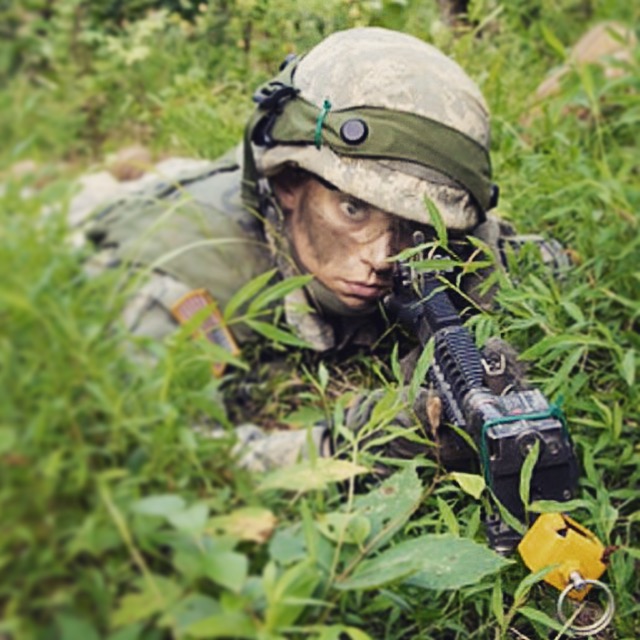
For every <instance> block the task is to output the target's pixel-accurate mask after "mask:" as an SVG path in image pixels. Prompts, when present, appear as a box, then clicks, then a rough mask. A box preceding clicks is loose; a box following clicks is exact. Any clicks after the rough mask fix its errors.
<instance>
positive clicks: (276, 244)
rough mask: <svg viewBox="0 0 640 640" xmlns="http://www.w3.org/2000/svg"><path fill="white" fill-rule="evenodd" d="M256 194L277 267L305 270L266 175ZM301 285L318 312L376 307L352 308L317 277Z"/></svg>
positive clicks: (351, 313)
mask: <svg viewBox="0 0 640 640" xmlns="http://www.w3.org/2000/svg"><path fill="white" fill-rule="evenodd" d="M258 197H259V203H260V212H261V213H262V215H263V217H264V220H265V233H266V236H267V240H268V242H269V246H270V248H271V251H272V253H273V255H274V256H275V260H276V265H277V267H278V269H279V270H280V272H281V273H282V274H283V275H284V276H285V277H289V276H294V275H304V274H308V273H309V271H308V270H307V269H306V268H305V267H304V265H303V264H302V262H301V260H300V258H299V256H298V254H297V252H296V250H295V247H294V246H293V244H292V243H291V240H290V238H289V235H288V233H287V229H286V224H285V214H284V211H283V210H282V207H281V206H280V203H279V202H278V199H277V198H276V196H275V194H274V193H273V189H272V188H271V184H270V183H269V180H268V179H267V178H260V179H259V180H258ZM311 275H313V274H311ZM304 289H305V292H306V293H307V297H308V298H309V300H310V302H311V304H312V305H313V306H314V308H315V309H316V310H317V311H318V312H319V313H320V314H321V315H322V316H341V317H350V318H355V317H359V318H362V317H366V316H368V315H371V314H372V313H373V312H375V310H376V308H377V307H376V305H372V307H371V308H367V309H353V308H352V307H350V306H348V305H347V304H345V303H344V302H342V300H340V298H338V296H337V295H336V294H335V293H334V292H333V291H331V289H329V288H328V287H327V286H325V285H324V284H322V283H321V282H320V281H319V280H318V279H317V278H314V279H313V280H311V282H310V283H309V284H307V285H306V286H305V288H304Z"/></svg>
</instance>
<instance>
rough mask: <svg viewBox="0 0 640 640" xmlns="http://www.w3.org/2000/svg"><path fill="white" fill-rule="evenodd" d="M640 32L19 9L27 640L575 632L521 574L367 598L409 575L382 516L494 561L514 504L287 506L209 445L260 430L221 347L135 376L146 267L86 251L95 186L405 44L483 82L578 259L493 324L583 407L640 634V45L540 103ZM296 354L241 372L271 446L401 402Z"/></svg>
mask: <svg viewBox="0 0 640 640" xmlns="http://www.w3.org/2000/svg"><path fill="white" fill-rule="evenodd" d="M639 17H640V15H639V9H638V7H637V3H632V2H627V1H623V0H609V1H607V2H605V1H604V0H554V1H551V0H511V1H509V2H499V1H498V0H472V1H470V2H468V3H467V2H446V1H444V0H442V1H440V2H436V1H435V0H433V1H429V0H322V1H321V0H299V2H297V3H295V5H294V4H293V3H291V2H287V1H285V0H212V1H210V2H199V3H198V2H190V1H188V0H167V1H165V2H160V1H157V0H134V1H131V2H122V1H117V0H113V1H105V2H88V1H86V0H84V1H83V0H46V1H45V0H23V1H20V2H18V1H13V0H0V33H1V35H2V38H1V44H0V137H1V139H2V141H3V144H2V147H1V148H0V172H1V175H2V180H1V182H2V189H1V191H0V200H1V202H2V207H0V210H1V213H0V216H1V224H0V240H1V242H0V264H2V268H3V278H2V281H1V282H0V326H1V327H2V331H1V332H0V384H1V385H2V390H3V391H2V394H0V462H1V464H0V480H1V482H0V513H1V514H2V522H3V527H2V530H1V531H0V576H1V579H0V612H1V615H0V618H1V620H2V621H1V622H0V637H2V638H43V639H44V638H46V639H49V638H52V639H53V638H56V639H57V638H61V639H65V640H66V639H70V640H71V639H74V640H75V639H76V638H77V639H82V640H93V639H94V638H109V639H110V640H134V639H137V638H141V639H142V638H143V639H145V640H147V639H152V638H164V637H175V638H206V637H211V638H214V637H229V638H261V639H267V638H302V637H305V638H318V639H326V640H329V639H331V638H340V639H342V640H343V639H345V638H352V639H353V640H361V639H362V638H376V639H379V638H437V639H447V640H448V639H453V638H460V639H463V638H478V639H484V638H548V637H556V638H559V637H561V632H560V631H559V627H558V625H557V623H555V622H554V621H553V620H552V615H553V603H554V599H555V595H554V594H553V592H552V590H551V589H549V588H547V587H545V586H544V585H543V584H541V583H540V582H539V580H537V579H530V578H527V572H526V570H525V569H524V568H523V567H522V565H521V564H520V563H519V562H514V563H513V564H511V565H509V566H508V567H506V568H504V567H503V568H502V571H501V572H500V573H499V574H498V575H495V574H494V575H493V577H491V578H483V577H482V575H481V572H479V573H477V575H476V574H475V573H474V567H473V562H472V561H469V565H468V566H467V569H466V570H464V569H460V568H458V569H456V570H455V571H457V572H458V574H459V575H457V579H458V580H459V581H460V582H459V586H458V588H455V589H452V590H447V589H438V588H426V589H425V588H420V587H416V586H415V585H414V586H411V585H407V584H405V583H404V581H403V579H402V577H403V576H395V577H393V576H388V575H382V576H381V581H382V584H381V585H377V588H375V589H370V588H368V587H364V586H362V587H358V586H355V587H352V588H350V589H345V588H343V586H344V585H345V584H349V577H350V575H351V574H352V573H353V571H354V569H356V570H357V567H358V565H359V564H361V563H362V562H365V561H367V560H368V559H369V558H370V557H374V559H375V557H380V556H376V554H380V553H385V549H382V550H381V548H380V546H378V545H377V543H375V544H374V543H373V542H372V538H371V535H372V533H371V532H372V531H375V530H376V527H377V526H378V525H380V523H377V522H376V521H375V520H374V519H367V518H365V519H364V520H363V519H362V517H363V516H362V513H363V511H362V509H363V508H364V507H363V505H362V504H361V503H358V500H363V499H365V500H367V499H368V500H369V501H370V504H374V505H376V507H378V508H379V509H380V510H381V513H383V514H386V515H387V516H389V517H391V516H394V517H395V520H394V522H395V525H394V526H393V527H390V528H388V529H386V530H385V529H384V528H382V529H381V530H382V531H383V533H385V531H386V533H385V535H384V536H382V538H384V539H385V540H386V543H391V544H392V548H393V547H398V546H400V545H401V544H403V543H405V542H410V541H411V540H412V539H414V538H416V537H420V536H428V535H431V534H434V533H437V534H446V535H448V536H450V537H452V538H455V539H458V538H460V539H465V540H468V541H469V542H471V541H475V542H476V543H477V544H478V545H482V544H484V535H483V532H482V528H481V526H480V511H481V507H482V504H483V502H484V501H486V496H481V497H480V498H477V497H474V496H472V495H469V493H467V492H466V491H465V490H464V489H463V488H462V487H461V486H459V484H458V483H456V482H454V481H453V480H452V479H451V478H450V477H449V476H447V475H446V474H445V473H444V472H443V471H442V470H441V469H438V468H437V467H435V465H429V464H427V463H424V464H425V465H426V467H425V468H424V469H422V472H421V474H420V475H419V476H418V475H417V474H416V469H414V468H413V467H411V466H409V467H407V468H406V469H405V470H404V471H403V472H402V473H400V474H398V475H397V480H396V485H393V486H391V487H387V494H389V493H390V494H391V495H393V496H394V497H396V496H397V501H396V504H389V502H388V500H387V501H385V498H384V496H385V495H386V494H385V493H384V492H379V491H377V490H376V489H375V488H374V489H373V490H372V492H371V493H370V494H367V495H368V498H367V497H366V496H365V497H364V498H362V497H360V498H359V497H357V496H354V495H353V493H352V492H350V491H347V492H346V495H345V492H344V490H338V489H337V488H336V486H335V485H334V484H332V483H331V482H329V481H328V480H327V479H326V478H325V480H326V482H324V481H323V480H322V479H323V478H324V476H323V475H322V473H320V471H318V470H317V469H316V475H317V476H318V477H319V478H320V480H321V482H320V484H321V485H322V486H321V487H320V488H317V487H313V486H312V487H307V488H306V490H304V491H303V490H300V491H297V492H296V491H291V489H293V488H298V489H299V488H300V486H301V485H300V478H298V477H295V476H294V477H289V478H286V477H285V478H284V479H282V478H281V479H280V480H279V481H278V482H275V481H272V484H271V485H267V486H264V485H260V484H259V482H260V480H259V479H256V478H253V477H250V476H248V475H247V474H245V473H242V472H240V471H238V470H237V469H236V468H235V467H234V465H233V459H232V458H233V457H232V456H231V455H230V448H231V446H232V438H231V437H223V438H219V439H209V438H206V437H202V433H203V431H202V429H199V430H198V429H195V430H194V429H193V428H192V425H194V424H201V425H205V430H206V425H207V424H209V423H210V422H211V421H212V417H214V418H215V421H216V422H218V423H219V424H223V425H226V427H227V428H229V429H230V428H231V426H232V425H231V424H230V422H231V420H230V419H229V418H228V415H227V414H226V412H225V406H224V399H225V393H226V391H225V387H224V386H221V385H220V383H219V382H217V381H212V380H211V377H210V375H209V360H208V358H209V357H210V355H211V354H207V353H205V352H202V351H201V350H200V349H199V347H198V346H197V345H196V344H194V343H191V342H190V341H189V340H188V336H186V335H181V334H178V335H176V337H175V338H174V339H172V340H170V341H169V342H168V343H167V344H165V345H149V348H151V349H154V350H155V353H156V357H157V365H156V366H154V367H144V366H136V365H135V364H134V363H132V362H131V361H130V360H129V359H127V358H126V357H125V356H124V355H123V353H122V348H121V347H122V345H123V344H125V343H127V341H129V340H130V338H129V337H128V336H126V335H124V334H123V332H122V330H121V329H120V328H119V325H118V322H117V318H118V313H119V309H120V308H121V305H122V301H123V300H124V299H125V297H126V287H123V285H122V280H123V274H122V273H121V272H119V271H118V270H114V271H113V272H112V273H108V274H105V275H104V276H103V277H101V278H97V279H89V278H87V277H86V275H85V273H84V271H83V269H82V262H83V259H84V258H85V257H86V255H87V251H88V250H87V249H86V248H84V247H81V248H77V247H75V246H73V245H71V244H70V243H69V242H68V227H67V218H66V211H67V208H68V203H69V200H70V198H71V197H72V195H73V193H74V189H75V187H74V183H73V179H74V178H75V177H76V176H78V175H79V174H81V173H83V172H85V171H88V170H90V169H96V168H101V167H103V166H104V164H105V162H106V159H107V158H108V156H109V154H111V153H113V152H115V151H117V150H118V149H120V148H122V147H125V146H128V145H130V144H132V143H136V144H142V145H145V146H146V147H148V148H149V149H151V151H152V153H153V154H154V156H155V157H156V158H160V157H164V156H169V155H188V156H193V157H201V158H214V157H216V156H217V155H219V154H221V153H222V152H224V151H226V150H227V149H228V148H229V147H230V146H232V145H234V144H235V143H236V142H237V141H238V139H239V138H240V136H241V134H242V128H243V125H244V121H245V120H246V117H247V116H248V114H249V113H250V111H251V109H252V102H251V95H252V92H253V90H254V88H255V87H256V86H257V85H258V84H259V83H260V82H262V81H263V80H265V79H266V78H268V77H269V76H271V75H272V74H273V73H274V72H275V70H276V69H277V67H278V65H279V63H280V61H281V60H282V59H283V58H284V57H285V56H286V55H287V54H288V53H290V52H292V51H296V52H301V51H304V50H305V49H307V48H309V47H310V46H312V45H313V44H314V43H316V42H318V41H319V40H320V39H321V38H322V37H323V36H325V35H327V34H329V33H331V32H333V31H335V30H338V29H343V28H348V27H353V26H360V25H379V26H385V27H390V28H394V29H399V30H402V31H405V32H407V33H411V34H414V35H416V36H418V37H420V38H422V39H424V40H426V41H428V42H432V43H434V44H436V45H437V46H439V47H440V48H442V49H443V50H444V51H445V52H446V53H448V54H449V55H452V56H453V57H454V58H455V59H456V60H458V62H459V63H460V64H461V65H462V66H463V67H464V68H465V69H467V70H468V72H469V73H470V75H471V76H472V77H473V78H474V79H476V81H477V82H478V83H479V84H480V86H481V88H482V90H483V92H484V93H485V96H486V98H487V101H488V103H489V105H490V108H491V110H492V113H493V123H494V136H493V162H494V167H495V172H496V176H497V178H498V181H499V183H500V185H501V189H502V203H501V205H500V213H501V215H503V216H504V217H505V218H507V219H510V220H512V221H513V222H515V223H516V225H517V226H518V228H519V229H521V230H522V231H525V232H543V233H546V234H550V235H553V236H555V237H557V238H558V239H559V240H561V241H562V242H563V243H564V244H565V245H566V246H567V247H568V248H569V250H570V252H571V255H572V257H573V260H574V266H573V268H572V269H571V270H570V271H569V272H568V273H567V274H566V275H565V277H564V278H563V279H560V280H554V279H553V278H551V277H550V276H549V275H548V274H545V273H544V272H541V271H540V269H538V268H537V267H536V262H537V256H535V255H531V256H526V255H525V256H523V259H522V261H521V262H520V263H519V264H518V265H514V269H513V273H512V275H511V276H510V278H508V279H507V278H505V279H504V282H503V283H502V288H501V292H500V294H499V298H498V301H499V309H498V312H497V313H494V314H487V315H485V316H482V317H480V318H478V319H476V321H475V323H474V325H473V328H474V330H475V331H476V335H477V336H478V338H479V339H483V338H484V337H486V336H487V335H491V334H498V335H502V336H503V337H505V338H506V339H508V340H509V341H511V342H512V343H513V344H515V345H516V346H517V347H518V348H519V349H520V350H521V351H523V352H524V356H525V357H526V358H527V359H528V360H529V361H530V363H531V374H532V377H533V379H534V380H535V382H536V384H538V385H540V386H541V388H542V389H543V390H544V391H545V392H546V393H547V394H549V396H551V397H553V398H554V399H558V398H559V397H560V396H562V397H563V398H564V407H565V411H566V413H567V415H568V417H569V423H570V428H571V431H572V433H573V435H574V438H575V441H576V445H577V448H578V452H579V456H580V459H581V463H582V467H583V476H582V480H581V487H580V495H579V499H578V500H576V501H575V502H574V503H572V505H571V512H572V515H574V517H576V519H578V520H579V521H580V522H581V523H582V524H584V525H586V526H588V527H590V528H592V529H593V530H594V531H596V532H597V533H598V535H599V536H600V537H601V539H603V541H604V542H605V543H606V544H610V545H615V546H617V547H619V550H618V551H617V552H615V553H614V554H613V556H612V560H611V567H610V569H609V571H608V572H607V574H606V575H605V578H606V581H607V582H608V583H609V584H610V585H611V587H612V589H613V591H614V593H615V595H616V599H617V603H618V610H617V615H616V618H615V621H614V630H613V631H611V633H610V635H607V636H604V635H603V636H602V637H611V638H620V639H622V638H628V639H632V638H637V637H638V636H639V635H640V600H639V596H638V594H640V579H639V578H638V574H639V572H638V559H639V558H640V542H639V534H638V527H639V524H640V501H639V494H638V487H639V486H640V435H639V429H640V426H639V419H640V416H639V413H638V404H639V401H640V398H639V396H638V384H637V363H638V353H639V351H640V338H639V337H638V329H639V324H638V322H639V320H638V318H639V317H640V302H639V298H640V296H639V295H638V294H639V293H640V289H639V281H640V271H639V267H638V256H639V255H640V242H639V240H638V210H639V207H640V188H639V186H638V185H639V180H638V171H639V168H638V165H639V163H638V148H639V142H640V141H639V140H638V129H639V127H638V125H639V121H640V102H639V100H638V96H639V95H640V93H639V88H640V87H639V84H640V74H639V66H638V52H637V48H636V49H635V52H634V53H633V55H632V57H631V59H630V60H628V61H626V62H623V63H618V65H617V68H618V69H619V70H620V71H621V73H618V74H614V75H610V74H607V73H605V71H604V69H603V68H602V66H600V65H585V66H581V67H579V68H575V69H572V70H570V71H569V73H567V74H566V75H565V76H564V77H563V78H562V81H561V83H560V90H559V92H558V93H556V94H554V95H552V96H550V97H548V98H547V99H545V100H544V101H542V102H541V103H540V104H536V99H535V89H536V87H537V86H538V84H539V83H540V82H541V81H542V80H543V79H544V78H545V77H547V75H548V74H549V73H550V72H552V71H553V70H554V69H556V68H558V67H560V66H561V65H562V64H564V63H566V62H567V60H568V56H569V48H570V45H571V44H572V43H574V42H575V41H576V40H577V39H578V38H579V37H580V36H581V34H582V33H584V32H585V30H586V29H587V28H588V27H589V26H591V25H593V24H595V23H597V22H599V21H601V20H612V19H615V20H618V21H621V22H622V23H624V24H626V25H627V26H629V27H630V28H632V29H637V24H638V19H639ZM280 349H281V350H280V351H278V345H277V344H273V345H271V350H272V351H275V352H276V353H277V354H278V357H279V359H280V360H281V361H282V360H283V359H284V367H283V368H281V369H274V368H273V364H272V363H270V359H271V357H272V354H271V353H270V352H268V350H265V349H261V348H258V347H257V346H256V347H254V348H250V349H248V350H247V351H246V352H245V353H243V356H242V357H243V359H244V361H245V364H246V366H247V368H249V369H250V370H251V371H253V372H255V373H256V375H255V376H254V378H255V379H254V380H253V383H252V385H251V386H250V391H248V393H250V394H252V398H253V400H252V406H260V409H259V411H260V415H259V416H257V418H260V419H261V420H263V421H264V422H265V423H269V422H270V421H271V422H276V423H282V422H287V423H289V424H293V425H295V426H298V427H305V426H307V425H309V424H311V423H313V421H314V420H317V419H318V418H319V417H322V416H330V417H333V418H334V419H336V420H337V421H338V422H339V421H340V419H341V412H342V410H343V407H344V403H345V398H346V397H348V395H349V394H350V393H353V392H355V391H356V390H357V389H358V388H359V387H360V386H367V385H369V386H371V385H380V384H381V380H384V381H385V382H384V384H385V385H386V387H387V388H388V389H390V390H391V391H393V390H394V389H397V387H398V385H399V384H400V383H399V382H398V381H397V380H395V379H394V374H393V367H391V366H390V365H389V362H388V361H385V360H384V359H383V358H380V357H373V356H367V355H361V356H360V357H359V358H356V360H355V364H353V365H352V367H353V370H352V374H353V375H352V376H349V375H348V373H345V371H344V369H343V368H341V367H339V366H338V363H337V362H334V361H332V360H331V359H326V360H324V361H322V360H321V359H319V358H317V357H314V356H313V355H310V354H301V353H300V352H297V351H294V350H291V351H287V350H282V349H284V347H280ZM233 382H234V381H233V380H231V383H233ZM236 382H237V381H236ZM392 408H393V405H392ZM387 409H389V407H387ZM387 413H388V411H387ZM394 477H395V476H394ZM274 482H275V484H274ZM394 492H396V493H394ZM472 493H473V492H472ZM394 509H395V511H394ZM365 520H366V522H365ZM380 526H382V525H380ZM336 532H337V533H336ZM377 534H378V537H377V538H376V539H377V540H378V541H379V540H380V539H381V538H380V530H379V531H377ZM387 534H388V535H387ZM447 539H448V538H447ZM482 551H484V548H483V547H480V546H478V550H477V554H478V557H479V556H480V554H481V552H482ZM494 570H495V571H497V570H498V568H497V567H495V568H494ZM356 572H357V571H356ZM467 572H468V573H469V575H472V576H474V577H473V579H472V580H471V582H470V583H469V582H467V583H464V580H462V578H461V575H462V574H464V573H467ZM382 573H383V574H384V572H382ZM341 585H342V586H341ZM370 586H371V585H370Z"/></svg>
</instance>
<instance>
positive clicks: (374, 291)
mask: <svg viewBox="0 0 640 640" xmlns="http://www.w3.org/2000/svg"><path fill="white" fill-rule="evenodd" d="M388 288H389V287H388V286H386V285H383V284H366V283H364V282H350V281H348V280H344V281H343V282H342V294H343V295H345V296H350V297H354V298H359V299H361V300H375V299H377V298H380V297H381V296H383V295H384V294H385V293H386V291H387V290H388Z"/></svg>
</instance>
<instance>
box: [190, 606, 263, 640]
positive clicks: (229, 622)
mask: <svg viewBox="0 0 640 640" xmlns="http://www.w3.org/2000/svg"><path fill="white" fill-rule="evenodd" d="M185 635H186V636H187V637H192V638H237V639H238V640H239V639H242V640H245V639H246V640H253V639H254V638H257V630H256V626H255V623H254V621H253V620H252V618H251V617H250V616H249V615H248V614H247V613H245V612H244V611H223V612H221V613H216V614H215V615H212V616H210V617H208V618H204V620H198V621H197V622H194V623H193V624H191V625H189V626H188V627H187V628H186V629H185Z"/></svg>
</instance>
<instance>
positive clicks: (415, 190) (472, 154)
mask: <svg viewBox="0 0 640 640" xmlns="http://www.w3.org/2000/svg"><path fill="white" fill-rule="evenodd" d="M254 98H255V100H256V101H257V102H258V103H259V104H258V108H257V110H256V112H255V114H254V116H253V118H252V119H251V120H250V122H249V124H248V126H247V131H246V139H245V192H244V193H245V196H246V195H247V194H248V191H249V190H250V189H251V188H254V189H255V184H256V181H257V179H258V177H260V176H263V177H270V176H273V175H275V174H277V173H278V172H280V171H281V170H282V169H283V168H284V167H285V166H292V165H293V166H297V167H300V168H302V169H305V170H307V171H309V172H311V173H313V174H315V175H317V176H319V177H321V178H323V179H324V180H325V181H327V182H330V183H331V184H333V185H334V186H335V187H337V188H338V189H340V190H341V191H343V192H345V193H348V194H350V195H353V196H354V197H357V198H359V199H361V200H364V201H365V202H368V203H369V204H372V205H374V206H376V207H378V208H380V209H382V210H385V211H388V212H390V213H393V214H396V215H398V216H400V217H403V218H406V219H408V220H412V221H415V222H418V223H421V224H430V223H431V222H432V221H431V217H430V214H429V212H428V208H427V206H426V204H425V199H430V200H431V201H433V202H434V203H435V204H436V206H437V207H438V209H439V211H440V214H441V216H442V219H443V221H444V223H445V225H446V226H447V227H449V228H450V229H458V230H469V229H471V228H472V227H474V226H475V225H476V224H478V223H479V222H480V221H482V220H483V218H484V213H485V212H486V211H487V210H488V209H489V208H490V207H491V206H492V205H493V204H494V202H493V200H495V187H494V186H493V185H492V184H491V165H490V160H489V151H488V148H489V114H488V110H487V107H486V104H485V101H484V99H483V97H482V94H481V92H480V90H479V89H478V87H477V86H476V84H475V83H474V82H473V81H472V80H471V79H470V78H469V77H468V76H467V75H466V73H465V72H464V71H463V70H462V69H461V68H460V67H459V66H458V65H457V64H456V63H455V62H454V61H453V60H451V59H450V58H448V57H447V56H445V55H444V54H443V53H441V52H440V51H439V50H438V49H436V48H434V47H432V46H431V45H429V44H427V43H425V42H423V41H421V40H419V39H417V38H414V37H413V36H409V35H407V34H403V33H398V32H395V31H390V30H387V29H382V28H376V27H365V28H358V29H350V30H347V31H342V32H337V33H334V34H333V35H331V36H329V37H328V38H326V39H325V40H324V41H322V42H321V43H320V44H318V45H317V46H316V47H314V48H313V49H312V50H311V51H310V52H309V53H307V54H306V55H305V56H303V57H301V58H294V59H292V60H289V61H287V62H286V63H285V66H284V68H283V69H282V71H281V73H280V75H279V76H277V77H276V78H274V79H273V80H272V81H270V82H268V83H267V84H265V85H263V86H262V87H261V88H260V89H259V90H258V92H257V93H256V95H255V96H254Z"/></svg>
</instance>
